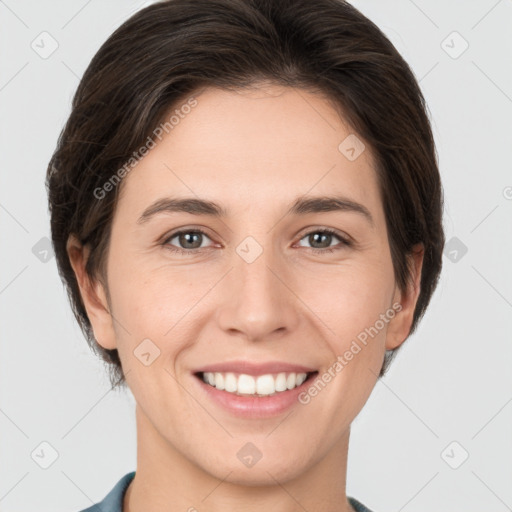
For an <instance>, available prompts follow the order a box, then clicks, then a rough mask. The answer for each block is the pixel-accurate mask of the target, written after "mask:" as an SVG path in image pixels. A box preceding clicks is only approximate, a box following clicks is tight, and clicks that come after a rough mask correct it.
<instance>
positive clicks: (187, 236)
mask: <svg viewBox="0 0 512 512" xmlns="http://www.w3.org/2000/svg"><path fill="white" fill-rule="evenodd" d="M200 236H201V233H184V234H182V235H180V244H182V245H183V246H184V247H185V248H186V249H197V248H198V247H200V246H201V242H200V241H199V244H198V243H197V241H198V240H197V239H198V238H199V237H200ZM194 237H196V240H195V245H194V241H191V240H190V239H192V238H194ZM189 244H192V246H190V245H189Z"/></svg>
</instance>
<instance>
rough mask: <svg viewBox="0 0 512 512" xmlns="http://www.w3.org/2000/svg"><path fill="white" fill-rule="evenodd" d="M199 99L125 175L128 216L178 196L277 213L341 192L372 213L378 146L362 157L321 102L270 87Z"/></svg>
mask: <svg viewBox="0 0 512 512" xmlns="http://www.w3.org/2000/svg"><path fill="white" fill-rule="evenodd" d="M194 98H195V100H196V102H197V103H196V105H195V106H194V107H193V108H187V109H184V110H183V111H182V112H181V115H179V117H178V116H175V117H174V120H175V121H174V124H173V127H172V129H170V130H169V131H168V133H165V132H164V134H163V137H162V139H161V140H158V139H155V142H156V145H155V146H154V147H152V149H151V150H150V151H149V153H147V154H146V156H144V157H143V158H142V159H141V160H140V161H139V162H138V164H137V165H136V166H135V167H134V168H133V170H132V171H130V173H129V174H128V175H127V176H126V177H125V178H124V180H123V184H122V186H123V193H122V199H121V203H123V202H124V203H125V205H126V203H129V206H130V210H132V211H134V212H138V213H139V214H140V212H141V211H142V210H143V209H144V208H145V207H146V206H147V204H148V202H150V201H154V200H155V199H157V198H159V197H162V198H163V197H165V196H166V195H173V196H175V195H180V194H182V195H187V196H190V195H196V196H198V197H201V198H206V199H212V200H215V201H216V202H222V204H223V206H225V208H226V209H227V210H228V211H229V210H230V209H231V208H233V209H237V208H246V207H247V206H248V205H249V204H258V205H259V208H260V209H261V210H263V209H264V208H268V209H272V208H274V209H275V208H277V207H278V203H279V204H280V203H281V202H283V203H286V204H289V203H290V202H291V201H292V200H293V199H295V198H296V197H297V196H298V195H303V194H310V195H327V194H336V193H337V194H340V195H343V196H348V197H350V198H351V199H353V200H356V201H359V202H363V203H366V204H367V205H368V207H369V208H372V207H371V203H379V202H380V194H379V191H378V186H377V177H376V173H375V169H374V160H373V156H372V153H371V151H370V148H369V147H368V146H366V147H365V148H364V151H362V152H361V153H360V154H359V156H357V154H358V153H359V151H361V149H362V148H363V146H362V145H360V143H362V141H361V140H360V138H358V137H357V135H356V134H355V133H354V132H353V131H352V130H351V129H350V127H349V126H348V124H347V123H346V122H345V121H344V120H343V119H342V118H341V117H340V115H339V113H338V112H337V111H336V110H335V109H334V108H333V106H332V105H331V103H330V102H329V101H327V100H326V99H325V98H324V97H323V96H321V95H319V94H313V93H311V92H306V91H304V90H302V89H295V88H290V87H281V86H274V85H269V86H265V87H259V88H254V89H244V90H237V91H226V90H221V89H216V88H208V89H206V90H204V91H203V92H201V93H200V94H198V95H195V96H194ZM185 102H186V99H185V100H184V104H185ZM176 109H178V110H180V106H179V105H177V106H174V107H173V109H172V112H169V115H168V116H167V118H169V117H170V115H172V113H173V112H175V111H176ZM185 112H187V113H185ZM176 120H178V122H176ZM358 144H359V145H358ZM353 146H354V147H355V151H356V152H357V153H356V156H357V158H355V159H354V158H353V156H354V152H350V150H351V149H352V147H353ZM347 148H348V149H349V153H347V152H346V150H347ZM347 155H348V156H349V157H350V158H348V157H347ZM375 207H380V205H378V204H374V206H373V208H375ZM233 213H236V212H235V211H234V212H233Z"/></svg>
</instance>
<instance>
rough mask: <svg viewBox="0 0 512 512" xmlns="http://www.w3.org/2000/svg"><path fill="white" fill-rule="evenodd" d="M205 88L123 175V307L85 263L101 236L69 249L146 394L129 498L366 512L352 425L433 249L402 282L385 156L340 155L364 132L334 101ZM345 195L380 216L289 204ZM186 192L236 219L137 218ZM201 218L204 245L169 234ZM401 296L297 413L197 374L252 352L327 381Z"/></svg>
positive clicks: (177, 504)
mask: <svg viewBox="0 0 512 512" xmlns="http://www.w3.org/2000/svg"><path fill="white" fill-rule="evenodd" d="M195 97H196V99H197V101H198V104H197V106H196V107H195V108H194V109H192V111H191V112H190V113H189V114H188V115H187V116H186V117H185V118H184V119H182V120H181V121H180V123H179V124H178V125H177V126H175V128H174V129H173V130H172V131H171V132H170V133H169V134H167V135H165V136H164V138H163V139H162V141H161V142H158V144H157V145H156V146H155V147H154V148H153V149H151V151H150V152H149V153H148V154H147V155H146V156H145V157H144V158H142V159H141V160H140V162H139V163H138V164H137V166H136V167H135V168H134V169H133V170H132V171H131V172H130V173H129V174H128V175H127V176H126V177H125V178H124V180H123V183H122V194H121V197H120V201H119V202H118V205H117V208H116V211H115V215H114V220H113V226H112V237H111V243H110V248H109V253H108V261H107V276H108V283H107V284H108V289H109V292H110V303H109V302H108V301H107V295H106V291H105V289H104V287H103V286H102V284H101V283H100V282H99V280H94V279H91V278H90V277H89V276H87V275H86V273H85V271H84V266H85V262H86V259H87V255H88V250H87V247H85V248H82V247H80V245H79V244H78V243H77V241H76V239H74V238H73V237H70V240H69V243H68V253H69V256H70V260H71V262H72V265H73V268H74V270H75V273H76V275H77V279H78V281H79V285H80V290H81V293H82V297H83V300H84V303H85V307H86V309H87V314H88V316H89V319H90V321H91V323H92V326H93V330H94V335H95V338H96V340H97V341H98V343H99V344H100V345H101V346H103V347H104V348H108V349H113V348H117V349H118V350H119V354H120V358H121V361H122V366H123V369H124V372H125V374H126V380H127V384H128V386H129V387H130V390H131V391H132V393H133V395H134V397H135V400H136V402H137V406H136V421H137V470H136V471H137V472H136V476H135V478H134V480H133V482H132V483H131V485H130V486H129V488H128V491H127V493H126V495H125V499H124V510H125V511H138V510H145V511H147V512H156V511H161V510H169V511H186V510H189V509H190V507H195V508H196V509H197V510H199V511H211V512H220V511H221V510H222V511H225V510H245V511H251V512H258V511H268V510H272V511H282V512H291V511H299V510H301V511H302V510H304V509H306V510H310V511H312V510H324V511H349V510H350V511H352V508H351V507H350V505H349V503H348V502H347V498H346V491H345V480H346V466H347V452H348V442H349V435H350V424H351V422H352V421H353V419H354V418H355V417H356V416H357V414H358V413H359V411H360V410H361V408H362V407H363V405H364V404H365V402H366V401H367V399H368V397H369V395H370V393H371V391H372V389H373V388H374V386H375V383H376V381H377V378H378V377H377V376H378V373H379V370H380V367H381V365H382V361H383V357H384V351H385V349H393V348H396V347H397V346H399V345H400V344H401V343H402V342H403V341H404V340H405V339H406V338H407V336H408V334H409V331H410V326H411V323H412V318H413V312H414V307H415V304H416V301H417V298H418V293H419V278H420V275H421V265H422V261H423V253H422V252H421V248H419V249H420V250H418V251H417V252H416V253H415V255H414V256H411V259H412V263H413V274H412V279H411V282H410V285H409V286H408V288H407V289H406V290H404V291H403V292H402V291H400V290H399V289H398V287H397V286H396V285H395V280H394V274H393V267H392V261H391V254H390V249H389V243H388V239H387V231H386V224H385V217H384V211H383V206H382V202H381V198H380V194H379V189H378V186H377V176H376V173H375V170H374V169H375V167H374V159H373V156H372V154H371V150H370V148H369V147H368V145H367V146H366V149H365V151H363V153H362V154H361V155H360V156H359V157H358V158H357V159H356V160H354V161H349V160H348V159H347V158H346V157H345V156H344V155H343V154H342V153H341V152H340V151H339V150H338V145H339V144H340V143H341V142H342V141H343V140H344V139H345V138H346V137H347V136H348V135H349V134H351V133H353V132H352V131H351V130H350V128H349V127H348V126H347V124H346V123H344V122H343V120H342V119H341V118H340V116H339V114H338V113H337V112H336V110H335V109H334V108H333V107H332V105H331V104H330V103H329V102H328V101H327V100H326V99H325V98H323V97H322V96H321V95H317V94H313V93H310V92H306V91H304V90H297V89H293V88H285V87H278V86H276V85H269V84H267V85H265V86H264V85H261V86H260V87H258V88H255V89H251V90H243V91H237V92H227V91H222V90H219V89H212V88H209V89H206V90H205V91H203V92H202V93H201V94H198V95H197V96H195ZM328 194H331V195H332V194H338V195H343V196H344V197H347V198H350V199H351V200H353V201H356V202H358V203H360V204H362V205H364V206H365V207H366V208H367V209H368V210H369V211H370V213H371V215H372V217H373V225H371V224H370V223H369V222H368V221H367V220H366V219H365V217H364V216H363V215H361V214H359V213H356V212H353V211H334V212H321V213H308V214H306V215H285V213H286V211H287V210H288V208H289V207H290V205H291V204H292V202H293V201H294V200H295V199H296V198H297V197H299V196H303V195H307V196H320V195H328ZM170 195H173V196H180V197H184V196H187V197H190V196H193V197H197V198H202V199H208V200H211V201H215V202H217V203H219V204H220V205H221V206H222V207H224V208H225V209H226V210H227V211H228V215H227V216H226V217H225V218H223V219H219V218H212V217H209V216H206V215H193V214H190V213H183V212H179V213H176V212H174V213H168V212H167V213H160V214H158V215H156V216H155V217H153V218H151V219H150V220H149V221H148V222H147V223H143V224H139V223H137V219H138V218H139V216H140V215H141V214H142V212H143V211H144V210H145V208H146V207H147V206H148V205H150V204H151V203H153V202H154V201H155V200H157V199H161V198H164V197H166V196H170ZM198 227H200V228H202V229H204V230H205V231H206V232H207V236H205V237H203V238H202V239H201V238H200V242H201V247H203V248H202V249H188V250H189V251H191V252H190V255H182V254H176V253H173V252H171V251H170V250H169V246H173V247H175V248H184V247H185V250H186V248H187V247H190V246H186V245H185V246H183V244H181V245H180V239H179V238H178V237H173V238H171V240H169V241H168V242H167V246H166V245H165V239H166V238H168V237H169V236H170V235H171V234H172V232H173V231H176V230H177V229H178V228H190V229H191V230H192V229H193V228H198ZM322 228H332V229H334V230H337V231H338V232H339V233H340V234H341V235H342V236H348V237H350V238H351V239H352V240H353V241H354V242H355V244H354V245H352V246H346V245H342V242H341V240H340V239H339V238H337V237H336V236H333V237H332V239H331V240H330V241H329V240H327V241H324V242H321V241H320V242H316V244H315V240H314V239H312V237H308V236H307V235H308V234H309V233H317V232H319V231H320V232H321V230H322ZM315 230H316V231H315ZM248 236H251V237H253V238H254V239H255V240H257V242H258V243H259V244H260V246H261V248H262V249H263V252H262V254H261V255H260V256H259V257H258V258H257V259H256V260H255V261H254V262H252V263H250V264H249V263H247V262H246V261H245V260H244V259H243V258H241V257H240V256H239V254H238V253H237V252H236V248H237V246H238V245H239V244H240V243H241V242H242V241H243V240H244V239H245V238H246V237H248ZM199 237H201V235H199ZM182 242H183V240H182ZM198 244H199V242H198ZM325 247H327V248H333V247H336V248H337V250H335V251H333V252H331V253H327V252H325ZM312 248H317V249H319V250H323V251H324V253H316V254H315V253H314V252H313V251H312ZM193 251H195V252H193ZM394 303H400V304H401V308H402V309H401V311H400V312H398V313H396V315H395V316H394V318H393V319H392V320H390V321H389V322H388V323H386V325H385V327H384V328H383V329H381V330H380V331H379V333H378V335H376V336H375V337H373V338H370V339H369V342H368V344H367V346H365V347H364V348H363V349H362V350H361V351H360V352H359V353H358V354H357V355H355V356H354V357H353V359H352V360H351V361H350V362H349V363H348V364H347V365H346V366H345V367H344V368H343V370H342V371H341V372H339V373H337V374H336V377H335V378H334V379H332V380H331V382H329V384H328V385H327V386H325V388H324V389H323V390H322V391H321V392H320V393H318V395H317V396H316V397H315V398H314V399H312V400H311V401H310V403H308V404H307V405H302V404H299V403H297V404H295V405H294V406H293V408H292V413H291V414H290V413H289V412H290V411H286V412H285V413H284V414H283V415H280V416H278V417H273V418H267V419H241V418H239V417H236V416H234V415H231V414H230V413H229V412H225V411H224V410H222V409H220V408H219V407H218V406H217V405H216V404H215V403H213V402H212V401H208V399H207V398H205V397H204V395H203V394H200V393H199V391H200V390H199V389H198V384H197V383H196V381H195V380H193V379H196V377H194V376H193V375H192V372H193V370H194V369H197V368H199V367H200V366H202V365H206V364H210V363H217V362H221V361H226V360H234V359H240V360H249V361H258V362H261V361H272V360H278V361H288V362H291V363H297V364H303V365H306V366H310V367H313V368H317V369H318V370H319V373H320V375H322V373H323V372H325V371H327V369H328V368H329V367H332V365H333V363H334V362H335V361H336V358H337V356H338V355H342V354H344V353H345V351H346V350H348V349H349V347H350V345H351V342H352V341H353V340H354V339H355V338H356V337H357V335H358V334H359V333H361V332H362V331H364V329H365V328H368V327H370V326H372V325H374V324H375V321H376V320H377V319H378V318H379V315H380V314H382V313H385V312H386V311H388V310H389V309H390V308H392V305H393V304H394ZM166 333H167V334H166ZM146 338H149V339H150V340H152V342H153V343H154V344H155V345H156V346H158V348H159V350H160V356H159V357H158V358H157V359H156V360H155V361H154V362H153V363H152V364H151V365H150V366H145V365H144V364H142V363H141V362H140V361H139V360H138V359H137V358H136V357H135V356H134V354H133V351H134V350H135V349H136V347H137V346H138V345H139V344H140V343H141V341H142V340H144V339H146ZM247 442H251V443H253V444H254V445H255V446H257V447H258V449H259V450H260V451H261V453H262V454H263V456H262V458H261V460H260V461H258V462H257V463H256V464H255V465H254V466H253V467H251V468H247V467H246V466H245V465H244V464H242V463H241V462H240V460H239V459H238V458H237V455H236V454H237V452H238V451H239V450H240V448H241V447H242V446H243V445H245V444H246V443H247ZM191 510H192V509H191Z"/></svg>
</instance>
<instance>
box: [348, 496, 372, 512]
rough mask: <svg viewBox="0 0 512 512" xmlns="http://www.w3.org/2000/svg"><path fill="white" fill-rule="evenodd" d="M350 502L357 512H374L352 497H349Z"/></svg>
mask: <svg viewBox="0 0 512 512" xmlns="http://www.w3.org/2000/svg"><path fill="white" fill-rule="evenodd" d="M347 499H348V502H349V503H350V505H351V506H352V508H353V509H354V510H355V511H356V512H372V511H371V510H370V509H369V508H367V507H365V506H364V505H363V504H362V503H361V502H360V501H357V500H356V499H355V498H352V497H350V496H348V497H347Z"/></svg>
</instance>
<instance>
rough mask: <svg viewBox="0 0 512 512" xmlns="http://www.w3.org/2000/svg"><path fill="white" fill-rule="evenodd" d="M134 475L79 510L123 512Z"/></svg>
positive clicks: (361, 511)
mask: <svg viewBox="0 0 512 512" xmlns="http://www.w3.org/2000/svg"><path fill="white" fill-rule="evenodd" d="M134 476H135V471H132V472H131V473H127V474H126V475H124V476H123V477H122V478H121V480H119V482H117V484H116V485H114V487H113V489H112V490H111V491H110V492H109V493H108V494H107V495H106V496H105V497H104V498H103V500H102V501H100V502H99V503H96V504H94V505H92V506H91V507H89V508H86V509H84V510H81V511H80V512H123V499H124V493H125V492H126V489H127V488H128V485H130V482H131V481H132V480H133V477H134ZM347 499H348V502H349V503H350V505H352V507H353V508H354V510H355V511H356V512H372V511H371V510H370V509H369V508H366V507H365V506H364V505H363V504H362V503H360V502H359V501H357V500H356V499H355V498H352V497H350V496H348V498H347Z"/></svg>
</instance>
